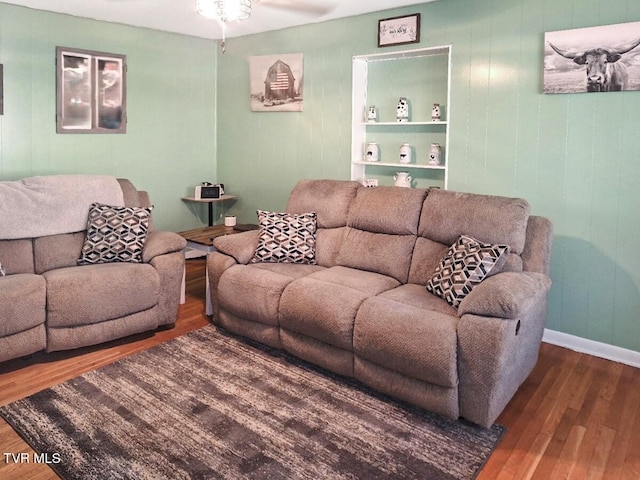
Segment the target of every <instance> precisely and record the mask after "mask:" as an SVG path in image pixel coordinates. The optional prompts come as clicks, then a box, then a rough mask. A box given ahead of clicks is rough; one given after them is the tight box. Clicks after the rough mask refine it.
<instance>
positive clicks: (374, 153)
mask: <svg viewBox="0 0 640 480" xmlns="http://www.w3.org/2000/svg"><path fill="white" fill-rule="evenodd" d="M365 158H366V160H367V161H368V162H377V161H378V160H380V147H379V146H378V144H377V143H374V142H372V143H369V144H367V149H366V154H365Z"/></svg>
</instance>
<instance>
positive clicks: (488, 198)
mask: <svg viewBox="0 0 640 480" xmlns="http://www.w3.org/2000/svg"><path fill="white" fill-rule="evenodd" d="M528 220H529V204H528V203H527V201H526V200H523V199H521V198H509V197H499V196H492V195H477V194H472V193H459V192H453V191H450V190H438V189H431V190H429V194H428V195H427V198H426V200H425V201H424V207H423V209H422V214H421V215H420V226H419V229H418V235H420V236H421V237H425V238H429V239H431V240H434V241H436V242H439V243H441V244H443V245H447V246H449V245H451V244H453V242H455V241H456V240H457V239H458V238H459V237H460V235H470V236H472V237H474V238H477V239H478V240H480V241H482V242H485V243H502V244H506V245H509V247H510V248H511V252H513V253H515V254H518V255H520V254H521V253H522V251H523V249H524V244H525V240H526V234H527V223H528Z"/></svg>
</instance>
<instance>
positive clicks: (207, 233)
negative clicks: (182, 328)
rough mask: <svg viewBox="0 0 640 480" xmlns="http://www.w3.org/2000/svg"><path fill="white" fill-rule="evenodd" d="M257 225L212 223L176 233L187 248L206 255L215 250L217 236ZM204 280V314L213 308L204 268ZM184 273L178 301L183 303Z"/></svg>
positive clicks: (238, 231) (208, 313) (207, 274)
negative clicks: (229, 225) (209, 225)
mask: <svg viewBox="0 0 640 480" xmlns="http://www.w3.org/2000/svg"><path fill="white" fill-rule="evenodd" d="M257 229H258V225H253V224H239V225H236V226H235V227H227V226H225V225H214V226H211V227H202V228H195V229H193V230H187V231H185V232H178V235H180V236H182V237H184V239H185V240H186V241H187V248H192V249H194V250H199V251H201V252H204V253H205V255H206V256H208V255H209V254H210V253H211V252H215V250H216V247H214V246H213V241H214V240H215V239H216V238H217V237H222V236H224V235H233V234H234V233H241V232H246V231H247V230H257ZM185 273H186V272H185ZM205 274H206V276H205V279H206V280H205V281H206V287H205V288H206V292H205V299H206V304H205V305H206V306H205V314H206V315H212V314H213V308H212V306H211V292H210V291H209V272H208V271H207V270H206V269H205ZM185 288H186V281H185V274H183V275H182V293H181V296H180V303H184V301H185V298H184V297H185Z"/></svg>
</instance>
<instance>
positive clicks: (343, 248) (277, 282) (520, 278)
mask: <svg viewBox="0 0 640 480" xmlns="http://www.w3.org/2000/svg"><path fill="white" fill-rule="evenodd" d="M286 211H287V212H291V213H304V212H315V213H316V214H317V232H316V245H315V247H316V264H315V265H314V264H295V263H267V262H261V263H252V258H253V257H254V254H255V251H256V246H257V244H258V239H259V232H256V231H253V232H245V233H241V234H237V235H231V236H226V237H220V238H218V239H216V241H215V243H214V245H215V247H216V248H217V252H214V253H212V254H211V255H210V256H209V258H208V263H207V268H208V274H209V280H210V289H211V298H212V302H213V314H214V318H213V320H214V323H216V324H217V325H219V326H221V327H223V328H225V329H227V330H229V331H232V332H234V333H237V334H240V335H242V336H245V337H248V338H251V339H253V340H257V341H259V342H262V343H264V344H267V345H270V346H272V347H276V348H280V349H284V350H286V351H288V352H290V353H292V354H293V355H295V356H298V357H299V358H302V359H304V360H307V361H309V362H312V363H314V364H317V365H319V366H321V367H324V368H326V369H328V370H331V371H333V372H336V373H338V374H341V375H345V376H347V377H354V378H356V379H358V380H359V381H361V382H362V383H364V384H366V385H368V386H370V387H373V388H374V389H377V390H378V391H381V392H384V393H386V394H389V395H391V396H394V397H396V398H399V399H402V400H404V401H407V402H410V403H412V404H415V405H418V406H420V407H423V408H425V409H428V410H431V411H434V412H437V413H440V414H442V415H445V416H448V417H451V418H458V417H464V418H466V419H468V420H470V421H472V422H474V423H477V424H480V425H483V426H490V425H491V424H492V423H493V422H494V421H495V419H496V418H497V416H498V415H499V414H500V412H501V411H502V410H503V409H504V407H505V406H506V404H507V403H508V402H509V400H510V399H511V398H512V396H513V395H514V393H515V392H516V390H517V389H518V387H519V386H520V385H521V383H522V382H523V381H524V380H525V378H526V377H527V376H528V375H529V373H530V372H531V370H532V369H533V367H534V365H535V363H536V361H537V358H538V351H539V347H540V342H541V338H542V333H543V328H544V324H545V319H546V309H547V294H548V291H549V288H550V285H551V281H550V279H549V262H550V250H551V243H552V226H551V223H550V222H549V221H548V220H547V219H545V218H542V217H539V216H533V215H530V213H529V205H528V203H527V202H526V201H524V200H522V199H514V198H505V197H497V196H485V195H474V194H463V193H456V192H451V191H444V190H438V189H433V190H419V189H408V188H398V187H376V188H365V187H363V186H362V185H360V184H359V183H357V182H348V181H333V180H303V181H301V182H299V183H298V184H297V185H296V187H295V188H294V190H293V191H292V193H291V195H290V198H289V201H288V204H287V207H286ZM460 235H470V236H472V237H474V238H476V239H478V240H481V241H482V242H490V243H492V244H506V245H508V246H509V248H510V253H509V254H508V256H506V257H505V258H506V262H505V263H504V264H503V265H502V266H501V267H499V270H498V271H497V272H496V271H493V272H491V273H492V274H491V275H490V276H488V277H487V278H486V279H484V280H483V281H482V282H481V283H479V284H478V285H477V286H475V288H473V289H472V290H471V292H470V293H469V294H468V295H467V296H466V297H465V298H464V299H463V300H462V301H461V302H460V304H459V305H457V306H456V307H454V306H452V305H451V304H450V303H449V302H448V301H445V299H443V298H441V297H440V296H437V295H435V294H432V293H430V292H429V291H427V288H426V287H425V285H427V283H428V282H429V279H430V278H431V277H432V275H433V274H434V272H435V271H436V269H437V267H438V265H439V264H440V262H441V261H442V258H443V256H445V255H446V254H447V252H448V249H449V248H450V247H451V246H452V245H453V244H454V243H455V242H456V240H457V239H458V238H459V237H460ZM496 267H498V266H497V265H496Z"/></svg>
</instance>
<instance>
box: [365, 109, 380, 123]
mask: <svg viewBox="0 0 640 480" xmlns="http://www.w3.org/2000/svg"><path fill="white" fill-rule="evenodd" d="M377 121H378V110H377V109H376V106H375V105H371V106H370V107H369V109H368V110H367V122H369V123H376V122H377Z"/></svg>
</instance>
